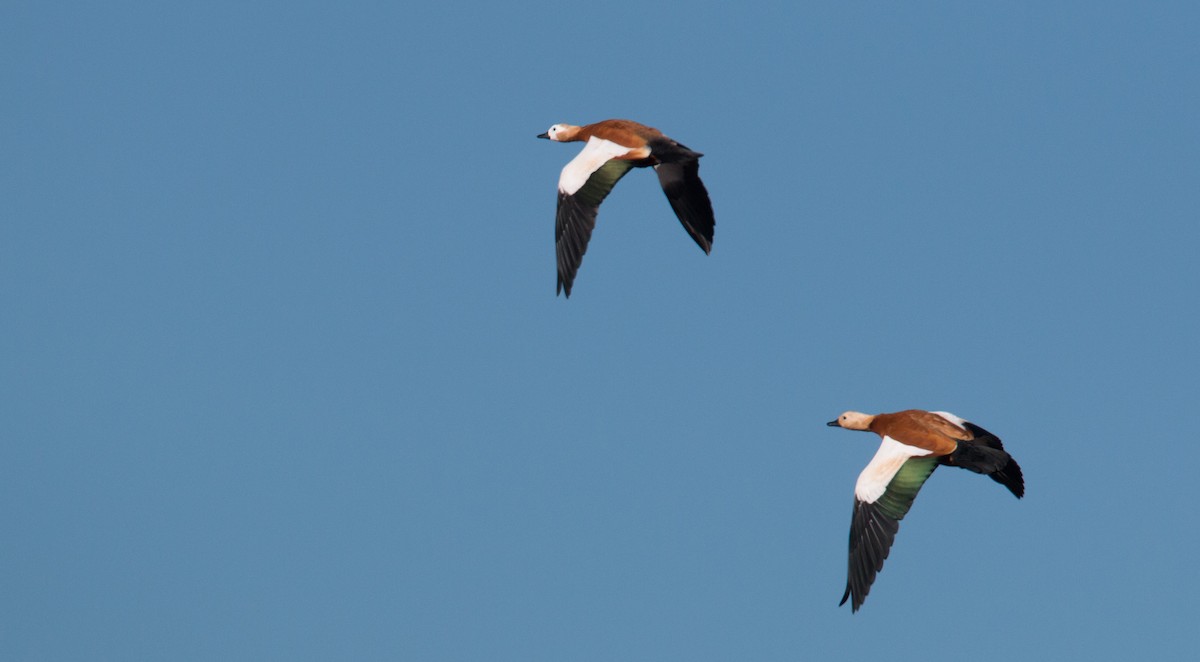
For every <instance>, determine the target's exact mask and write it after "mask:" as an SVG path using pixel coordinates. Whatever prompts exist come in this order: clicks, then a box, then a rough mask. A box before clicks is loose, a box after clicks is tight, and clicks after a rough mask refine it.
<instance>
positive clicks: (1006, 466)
mask: <svg viewBox="0 0 1200 662" xmlns="http://www.w3.org/2000/svg"><path fill="white" fill-rule="evenodd" d="M966 427H967V429H968V430H970V431H971V434H973V435H975V438H974V439H972V440H970V441H960V442H958V449H956V450H955V451H954V452H953V453H951V454H949V455H944V456H942V457H940V458H938V460H939V463H940V464H946V465H949V466H952V467H962V468H963V469H969V470H971V471H974V472H975V473H977V474H987V475H988V476H990V477H991V479H992V480H994V481H996V482H997V483H1000V484H1001V485H1003V486H1005V487H1007V488H1008V491H1009V492H1012V493H1013V495H1014V496H1016V497H1017V498H1018V499H1020V498H1021V497H1023V496H1025V477H1024V476H1023V475H1022V474H1021V466H1020V465H1019V464H1017V461H1016V460H1014V459H1013V458H1012V456H1011V455H1009V454H1008V452H1007V451H1005V450H1004V445H1003V444H1001V443H1000V439H999V438H998V437H997V436H996V435H994V434H992V433H991V432H988V431H987V430H984V429H983V428H981V427H979V426H978V425H974V424H972V423H966Z"/></svg>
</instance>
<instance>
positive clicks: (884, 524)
mask: <svg viewBox="0 0 1200 662" xmlns="http://www.w3.org/2000/svg"><path fill="white" fill-rule="evenodd" d="M888 441H889V439H887V438H885V439H884V446H886V445H887V442H888ZM893 443H894V442H893ZM884 446H881V447H880V454H882V452H883V449H884ZM880 454H877V455H876V459H879V457H880ZM875 464H876V460H872V461H871V464H870V465H867V468H866V469H864V470H863V476H862V477H860V479H859V486H858V487H857V488H856V489H855V498H854V516H853V517H852V519H851V521H850V563H849V570H848V573H847V578H846V592H845V593H843V594H842V601H841V602H840V603H838V605H839V606H841V605H844V604H846V600H850V609H851V610H852V611H858V609H859V607H861V606H862V604H863V601H864V600H866V599H867V593H869V592H870V591H871V584H872V583H873V582H874V581H875V575H876V574H878V573H879V571H880V570H882V569H883V561H884V559H886V558H887V557H888V552H889V551H890V550H891V548H892V543H893V542H894V541H895V540H896V532H897V531H899V530H900V520H902V519H904V516H905V515H906V514H907V513H908V509H909V508H911V507H912V502H913V499H916V498H917V492H919V491H920V490H921V486H922V485H924V484H925V481H926V480H927V479H928V478H929V476H930V475H932V474H933V470H934V469H937V466H938V462H937V458H936V457H909V458H908V459H907V460H905V461H904V463H903V464H901V465H900V467H899V468H898V469H896V470H895V474H893V475H892V477H891V479H890V480H889V481H888V482H887V487H886V488H885V489H884V490H883V492H882V494H879V495H878V496H877V497H876V498H874V499H873V500H870V497H871V494H869V493H868V494H866V497H865V498H864V489H863V488H864V485H863V478H865V477H868V471H870V470H871V469H872V465H875ZM866 487H869V485H868V486H866ZM866 491H867V492H869V490H866Z"/></svg>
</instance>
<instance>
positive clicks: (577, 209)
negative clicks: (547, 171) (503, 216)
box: [554, 137, 633, 297]
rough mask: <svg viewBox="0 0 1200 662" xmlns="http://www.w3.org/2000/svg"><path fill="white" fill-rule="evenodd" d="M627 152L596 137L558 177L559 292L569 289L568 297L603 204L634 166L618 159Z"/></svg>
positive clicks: (556, 226)
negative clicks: (618, 182)
mask: <svg viewBox="0 0 1200 662" xmlns="http://www.w3.org/2000/svg"><path fill="white" fill-rule="evenodd" d="M628 151H629V148H627V147H623V146H621V145H618V144H616V143H614V142H611V141H608V140H603V139H601V138H595V137H593V138H591V139H589V140H588V143H587V146H585V147H584V148H583V151H582V152H580V153H579V155H578V156H576V157H575V158H574V159H572V160H571V162H570V163H568V164H567V165H566V167H565V168H563V171H562V176H561V177H559V179H558V214H557V216H556V218H555V222H554V245H555V250H556V252H557V253H558V292H560V293H561V292H562V291H563V290H566V293H567V296H568V297H570V296H571V284H572V283H574V282H575V273H576V272H577V271H578V270H579V264H580V263H581V262H582V261H583V254H584V253H586V252H587V245H588V240H590V239H591V238H592V229H594V228H595V227H596V212H597V211H599V209H600V203H601V202H604V198H605V197H607V196H608V193H609V191H611V190H612V188H613V186H615V185H616V183H617V181H619V180H620V179H621V178H622V177H624V176H625V173H627V172H629V169H630V168H632V167H633V166H632V165H631V164H630V163H629V162H628V161H622V160H617V159H616V157H618V156H623V155H624V154H626V153H627V152H628Z"/></svg>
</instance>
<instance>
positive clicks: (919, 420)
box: [870, 409, 975, 455]
mask: <svg viewBox="0 0 1200 662" xmlns="http://www.w3.org/2000/svg"><path fill="white" fill-rule="evenodd" d="M870 430H871V432H874V433H876V434H878V435H879V436H881V437H884V436H886V437H891V438H892V439H895V440H896V441H898V442H900V443H902V444H907V445H909V446H916V447H917V448H921V449H924V450H927V451H930V452H931V454H932V455H949V454H951V453H953V452H954V451H955V449H957V448H958V442H960V441H970V440H971V439H974V438H975V437H974V435H972V434H971V433H970V432H968V431H967V430H964V429H963V428H960V427H958V426H957V425H955V424H953V423H951V422H950V421H947V420H946V419H944V418H942V417H941V416H938V415H937V414H933V413H930V412H927V411H922V410H920V409H906V410H904V411H898V412H895V413H892V414H877V415H876V416H875V418H874V419H872V420H871V426H870Z"/></svg>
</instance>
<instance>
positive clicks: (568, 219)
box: [538, 120, 716, 297]
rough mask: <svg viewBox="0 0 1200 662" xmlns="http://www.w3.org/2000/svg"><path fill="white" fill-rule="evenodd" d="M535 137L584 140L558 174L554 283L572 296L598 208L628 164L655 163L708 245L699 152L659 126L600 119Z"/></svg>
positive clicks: (690, 226) (687, 221) (691, 228)
mask: <svg viewBox="0 0 1200 662" xmlns="http://www.w3.org/2000/svg"><path fill="white" fill-rule="evenodd" d="M538 138H546V139H548V140H553V141H556V142H583V141H586V142H587V144H586V145H585V146H584V148H583V151H581V152H580V153H579V155H578V156H576V157H575V158H574V159H571V162H570V163H568V164H567V165H566V167H565V168H563V170H562V175H561V176H560V177H559V178H558V214H557V218H556V219H555V223H554V243H555V248H556V250H557V252H558V289H557V291H558V292H559V293H562V292H564V291H565V292H566V295H567V297H570V296H571V285H572V284H573V283H574V282H575V273H576V272H577V271H578V270H579V264H580V262H582V261H583V254H584V253H586V252H587V245H588V240H589V239H591V237H592V229H593V228H595V227H596V212H597V211H598V210H599V209H600V203H601V202H603V201H604V198H605V197H607V196H608V193H609V191H612V188H613V186H615V185H616V183H617V181H618V180H620V179H621V177H624V176H625V173H627V172H629V170H630V169H631V168H645V167H648V166H653V167H654V170H655V172H657V173H658V181H659V183H660V184H661V185H662V189H663V193H665V194H666V195H667V200H668V201H670V203H671V207H672V208H673V209H674V210H675V215H676V216H678V217H679V221H680V222H681V223H683V229H685V230H687V232H688V234H689V235H691V237H692V239H694V240H695V241H696V243H697V244H699V246H700V248H701V249H703V250H704V252H705V253H709V252H711V251H712V241H713V227H714V226H715V225H716V221H715V220H714V219H713V209H712V202H711V201H709V199H708V190H707V189H705V188H704V183H703V182H701V181H700V174H699V172H700V161H699V159H700V157H701V156H703V154H701V153H699V152H693V151H692V150H690V149H688V148H687V147H685V146H683V145H681V144H679V143H678V142H675V141H674V140H672V139H670V138H668V137H666V136H664V135H663V134H662V132H661V131H659V130H658V129H654V128H651V127H648V126H645V125H643V124H638V123H637V122H633V121H630V120H604V121H603V122H597V123H595V124H588V125H587V126H573V125H571V124H555V125H554V126H552V127H550V129H549V130H548V131H546V133H543V134H541V135H540V136H538Z"/></svg>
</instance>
